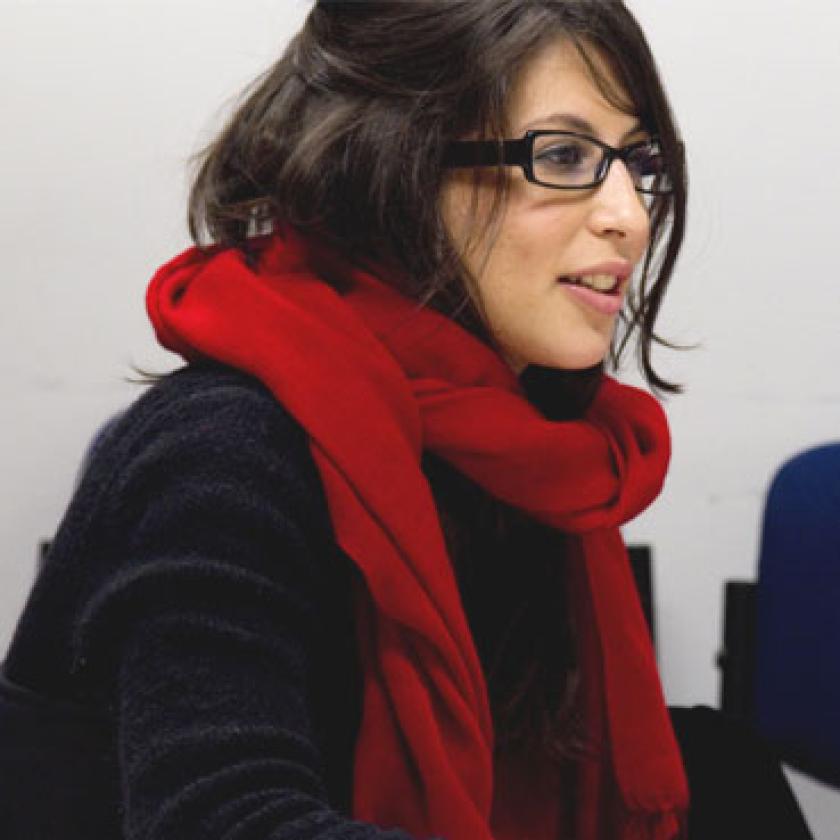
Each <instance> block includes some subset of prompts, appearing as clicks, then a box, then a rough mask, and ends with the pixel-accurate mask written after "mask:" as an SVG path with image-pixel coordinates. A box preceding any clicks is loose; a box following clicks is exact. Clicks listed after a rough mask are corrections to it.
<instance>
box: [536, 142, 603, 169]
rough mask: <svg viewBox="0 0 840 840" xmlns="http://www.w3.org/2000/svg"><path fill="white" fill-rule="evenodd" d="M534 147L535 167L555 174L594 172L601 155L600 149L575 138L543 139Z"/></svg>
mask: <svg viewBox="0 0 840 840" xmlns="http://www.w3.org/2000/svg"><path fill="white" fill-rule="evenodd" d="M541 139H542V140H543V142H542V143H538V144H536V145H535V147H534V165H535V166H537V167H539V168H541V169H551V170H552V171H554V172H565V173H574V172H579V171H582V170H587V171H588V170H592V169H593V167H594V166H595V165H596V163H597V161H598V159H599V157H600V155H599V154H598V151H599V150H598V149H597V148H596V147H594V146H593V145H592V144H591V143H587V142H586V141H585V140H576V139H574V138H564V139H563V140H557V139H556V138H541Z"/></svg>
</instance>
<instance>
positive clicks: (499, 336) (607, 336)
mask: <svg viewBox="0 0 840 840" xmlns="http://www.w3.org/2000/svg"><path fill="white" fill-rule="evenodd" d="M592 59H593V60H594V61H597V60H598V58H597V56H596V55H592ZM603 69H604V70H605V71H606V68H603ZM508 123H509V126H510V133H509V135H508V136H510V137H512V138H514V137H521V136H522V134H523V133H524V132H525V131H526V130H528V129H550V130H557V131H576V132H580V133H583V134H588V135H590V136H592V137H595V138H597V139H599V140H602V141H603V142H605V143H608V144H609V145H611V146H614V147H621V146H625V145H627V144H628V143H631V142H633V141H634V140H637V139H643V138H644V137H645V133H644V132H643V131H641V129H640V126H639V123H638V120H637V119H636V118H635V117H633V116H629V115H628V114H626V113H624V112H622V111H620V110H618V109H616V108H615V106H613V105H611V104H610V103H609V102H607V100H606V99H605V98H604V96H603V94H602V93H601V92H600V90H599V89H598V87H597V85H596V84H595V82H594V81H593V80H592V78H591V77H590V75H589V72H588V70H587V67H586V65H585V63H584V61H583V59H582V58H581V57H580V55H579V54H578V52H577V50H576V49H575V47H574V46H573V45H572V44H570V43H569V42H567V41H564V40H558V41H556V42H552V43H550V44H548V45H547V46H546V47H545V48H543V49H542V50H541V51H540V52H539V53H538V54H537V55H536V56H535V57H534V58H533V59H532V60H531V61H530V63H529V64H527V65H526V66H525V68H524V69H523V72H522V73H521V74H520V76H519V78H518V79H517V82H516V84H515V86H514V87H513V89H512V91H511V98H510V102H509V113H508ZM487 174H488V177H486V178H485V177H483V176H482V180H481V182H480V183H479V186H478V187H477V189H478V195H477V196H476V197H475V199H474V198H473V190H474V189H476V187H475V185H474V180H473V173H472V172H471V171H470V170H453V172H452V174H451V175H450V177H449V179H448V180H447V182H446V184H445V186H444V188H443V192H442V203H441V207H442V213H443V217H444V221H445V223H446V225H447V228H448V230H449V233H450V235H451V237H452V239H453V241H454V242H455V244H456V246H457V247H459V248H460V249H461V252H462V254H463V257H464V261H465V264H466V267H467V269H468V271H469V272H470V274H471V276H472V278H473V280H474V285H475V293H476V294H477V296H478V297H479V299H480V305H481V308H482V311H483V312H484V315H485V318H486V319H487V323H488V326H489V328H490V331H491V333H492V334H493V336H494V338H495V340H496V342H497V344H498V346H499V349H500V350H501V352H502V354H503V355H504V357H505V359H506V360H507V361H508V363H509V364H510V365H511V367H512V368H513V369H514V370H515V371H516V372H519V371H521V370H522V369H523V368H524V367H525V366H526V365H529V364H537V365H543V366H545V367H554V368H564V369H581V368H586V367H591V366H592V365H595V364H597V363H598V362H600V361H602V360H603V359H604V358H605V356H606V355H607V353H608V352H609V347H610V343H611V340H612V336H613V331H614V329H615V323H616V318H617V314H618V310H619V309H620V307H621V303H622V301H623V298H624V295H625V292H626V290H627V286H628V283H629V275H630V272H631V271H632V269H633V267H634V265H635V264H636V263H637V262H638V261H639V260H640V259H641V257H642V255H643V254H644V252H645V250H646V248H647V245H648V238H649V234H650V225H649V219H648V213H647V210H646V209H645V206H644V204H643V202H642V199H641V197H640V195H639V194H638V193H637V192H636V190H635V188H634V186H633V182H632V180H631V178H630V175H629V173H628V172H627V170H626V168H625V166H624V164H623V163H622V162H621V161H614V162H613V164H612V166H611V167H610V170H609V174H608V176H607V178H606V180H605V181H604V182H603V183H602V184H600V186H598V187H595V188H593V189H591V190H552V189H547V188H545V187H541V186H539V185H537V184H531V183H529V182H528V181H526V180H525V177H524V175H523V173H522V171H521V169H519V168H518V167H509V177H510V187H509V195H508V201H507V205H506V208H505V211H504V214H503V216H502V218H501V222H500V227H499V228H498V235H497V236H496V238H495V239H492V240H490V241H482V239H481V237H480V236H479V237H475V236H473V237H472V241H471V240H470V232H471V230H472V221H473V215H472V214H473V210H474V209H475V210H476V212H477V214H478V216H477V218H476V223H477V224H478V226H479V228H478V229H479V230H480V229H481V227H480V226H481V215H482V213H487V212H488V211H489V208H490V206H491V203H492V199H493V193H494V190H495V186H494V183H493V181H494V179H493V177H492V170H489V171H488V173H487ZM476 199H477V200H476ZM488 246H489V250H488ZM605 276H609V277H616V278H618V279H619V280H620V285H619V288H618V290H617V291H615V292H613V293H611V294H610V293H603V292H598V291H593V290H591V289H587V288H583V287H582V286H581V285H577V284H573V283H571V282H569V281H568V278H583V281H584V283H587V284H589V285H592V284H593V282H594V283H597V284H598V285H599V286H603V285H605V284H606V283H607V282H608V281H607V280H606V277H605Z"/></svg>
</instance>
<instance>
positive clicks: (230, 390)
mask: <svg viewBox="0 0 840 840" xmlns="http://www.w3.org/2000/svg"><path fill="white" fill-rule="evenodd" d="M261 481H262V482H265V483H266V489H267V490H270V489H271V488H272V487H273V488H275V489H276V491H277V493H279V494H281V495H286V496H287V497H288V498H289V499H296V498H298V499H301V500H308V501H309V502H311V503H315V504H319V505H320V504H321V503H322V499H321V488H320V477H319V475H318V471H317V468H316V466H315V463H314V461H313V458H312V455H311V452H310V448H309V441H308V437H307V435H306V432H305V430H304V429H303V428H302V427H301V426H300V424H299V423H298V422H297V421H296V420H295V419H294V418H293V417H292V416H291V414H290V413H289V412H288V411H287V410H286V409H285V407H284V406H282V405H281V404H280V403H279V402H278V401H277V400H276V399H275V398H274V396H273V394H272V393H271V392H270V391H269V390H268V388H267V387H266V386H265V385H263V384H262V382H260V381H259V380H258V379H256V378H255V377H253V376H250V375H248V374H246V373H243V372H242V371H238V370H235V369H233V368H230V367H227V366H223V365H220V364H216V363H211V362H206V363H201V364H196V365H189V366H187V367H185V368H182V369H181V370H179V371H176V372H175V373H172V374H169V375H168V376H165V377H163V378H161V379H160V380H158V381H157V382H156V383H155V384H154V385H153V386H152V387H151V388H149V389H148V390H147V391H146V392H145V393H144V394H143V395H142V396H141V397H140V398H139V399H137V400H136V401H135V402H134V403H133V404H132V405H131V406H129V408H127V409H126V410H125V411H123V412H122V413H121V414H120V415H118V416H117V417H115V418H113V419H112V420H111V421H110V422H109V423H108V424H107V425H106V426H105V427H104V428H103V430H102V431H101V433H100V435H99V436H98V438H97V440H96V441H95V443H94V445H93V446H92V450H91V453H90V456H89V459H88V464H87V466H86V469H85V471H84V473H83V475H82V480H81V486H80V488H79V490H80V491H81V494H82V495H84V493H85V489H86V488H85V485H86V484H87V485H89V486H92V487H93V488H97V489H99V490H100V491H101V489H102V488H103V487H104V486H106V485H107V486H109V488H110V489H109V492H108V495H109V496H110V497H118V498H122V499H123V500H124V501H127V500H129V499H130V498H132V497H134V496H135V495H136V493H140V495H147V494H148V492H149V491H150V490H151V489H152V488H153V487H154V486H155V485H157V484H159V483H163V484H165V485H166V486H168V487H176V486H179V487H180V489H181V490H183V489H185V487H184V483H185V482H190V483H191V484H193V485H194V486H195V487H196V488H197V487H199V486H202V485H203V486H207V485H210V486H212V485H215V484H217V483H221V484H225V485H230V484H231V483H238V484H240V485H241V486H242V487H244V488H247V487H249V486H250V487H254V486H256V485H257V484H258V483H259V482H261ZM284 488H287V489H288V490H289V491H290V492H287V493H283V490H284Z"/></svg>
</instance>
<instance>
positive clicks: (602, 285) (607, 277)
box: [568, 274, 616, 292]
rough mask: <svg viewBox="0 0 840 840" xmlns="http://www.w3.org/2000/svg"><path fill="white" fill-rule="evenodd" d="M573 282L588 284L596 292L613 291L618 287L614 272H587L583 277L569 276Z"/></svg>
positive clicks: (587, 286) (579, 284)
mask: <svg viewBox="0 0 840 840" xmlns="http://www.w3.org/2000/svg"><path fill="white" fill-rule="evenodd" d="M568 279H569V280H570V281H571V282H572V283H575V284H576V285H578V286H586V288H587V289H594V290H595V291H596V292H611V291H612V290H613V289H614V288H615V287H616V279H615V277H613V275H612V274H587V275H584V276H581V277H569V278H568Z"/></svg>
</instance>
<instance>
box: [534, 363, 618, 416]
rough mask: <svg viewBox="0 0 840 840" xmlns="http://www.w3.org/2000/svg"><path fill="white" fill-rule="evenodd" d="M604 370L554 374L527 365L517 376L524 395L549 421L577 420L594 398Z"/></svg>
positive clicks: (560, 371)
mask: <svg viewBox="0 0 840 840" xmlns="http://www.w3.org/2000/svg"><path fill="white" fill-rule="evenodd" d="M603 375H604V366H603V365H602V364H598V365H595V366H594V367H591V368H586V369H584V370H557V369H556V368H547V367H539V366H538V365H530V366H529V367H527V368H525V370H524V371H522V373H521V374H520V376H519V382H520V384H521V385H522V388H523V390H524V391H525V395H526V396H527V397H528V399H529V400H530V402H531V403H533V404H534V405H535V406H536V407H537V408H538V409H539V410H540V412H542V414H543V415H544V416H545V417H547V418H548V419H549V420H574V419H575V418H577V417H580V416H581V415H582V414H583V413H584V412H585V411H586V409H587V408H588V407H589V404H590V403H591V402H592V400H593V399H594V397H595V392H596V391H597V390H598V385H599V383H600V382H601V378H602V377H603Z"/></svg>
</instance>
